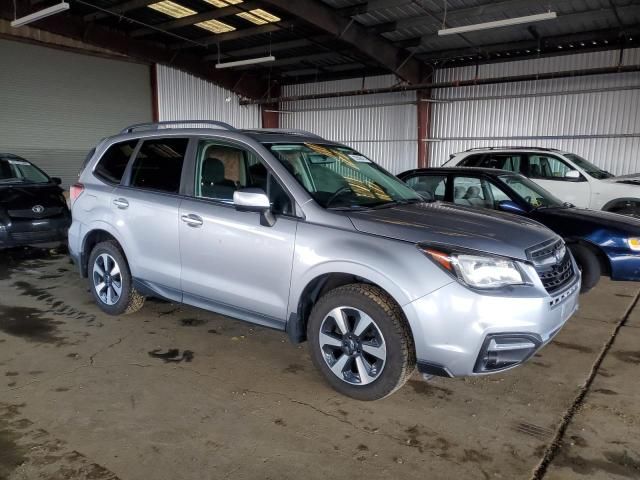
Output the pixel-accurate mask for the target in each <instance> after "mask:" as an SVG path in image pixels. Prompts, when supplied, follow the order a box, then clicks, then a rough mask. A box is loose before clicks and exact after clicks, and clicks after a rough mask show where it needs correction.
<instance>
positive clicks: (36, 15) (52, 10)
mask: <svg viewBox="0 0 640 480" xmlns="http://www.w3.org/2000/svg"><path fill="white" fill-rule="evenodd" d="M65 10H69V4H68V3H67V2H60V3H58V4H56V5H52V6H51V7H48V8H44V9H42V10H38V11H37V12H33V13H31V14H29V15H26V16H24V17H20V18H16V19H15V20H13V21H12V22H11V26H12V27H14V28H15V27H21V26H23V25H26V24H28V23H31V22H35V21H38V20H41V19H43V18H46V17H48V16H50V15H55V14H56V13H60V12H64V11H65Z"/></svg>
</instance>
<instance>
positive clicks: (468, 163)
mask: <svg viewBox="0 0 640 480" xmlns="http://www.w3.org/2000/svg"><path fill="white" fill-rule="evenodd" d="M482 157H484V154H479V155H478V154H476V155H469V156H468V157H467V158H463V159H462V161H461V162H460V163H459V164H458V165H459V166H461V167H477V166H478V164H479V163H480V161H481V160H482Z"/></svg>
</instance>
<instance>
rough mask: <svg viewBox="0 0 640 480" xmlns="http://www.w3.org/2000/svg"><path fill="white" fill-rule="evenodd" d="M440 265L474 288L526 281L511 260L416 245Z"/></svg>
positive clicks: (494, 286)
mask: <svg viewBox="0 0 640 480" xmlns="http://www.w3.org/2000/svg"><path fill="white" fill-rule="evenodd" d="M418 248H419V249H420V250H421V251H422V252H423V253H424V254H425V255H427V256H428V257H429V258H431V259H432V260H433V261H434V262H436V263H437V264H438V265H439V266H440V267H442V268H443V269H445V270H446V271H448V272H449V273H451V274H453V275H455V276H456V277H457V278H458V280H460V281H462V282H463V283H465V284H467V285H469V286H471V287H475V288H498V287H504V286H506V285H522V284H524V283H527V282H526V281H525V277H524V276H523V274H522V272H521V271H520V269H519V268H518V266H517V265H516V263H515V262H514V261H512V260H509V259H506V258H500V257H488V256H484V255H471V254H466V253H453V252H451V253H448V252H443V251H441V250H435V249H433V248H428V247H422V246H419V247H418Z"/></svg>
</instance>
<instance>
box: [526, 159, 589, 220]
mask: <svg viewBox="0 0 640 480" xmlns="http://www.w3.org/2000/svg"><path fill="white" fill-rule="evenodd" d="M569 170H573V167H571V165H569V164H568V163H567V162H565V161H564V160H561V159H560V158H558V157H556V156H554V155H548V154H545V153H532V154H529V156H528V171H527V173H526V176H528V177H529V178H530V179H531V180H533V181H534V182H536V183H537V184H539V185H541V186H542V187H544V188H546V189H547V190H549V191H550V192H551V193H553V194H554V195H555V196H557V197H558V198H559V199H560V200H562V201H565V202H569V203H572V204H574V205H575V206H576V207H583V208H588V207H589V203H590V200H591V187H590V186H589V182H588V181H587V179H586V178H585V177H584V176H582V174H580V178H566V177H565V175H566V173H567V172H568V171H569Z"/></svg>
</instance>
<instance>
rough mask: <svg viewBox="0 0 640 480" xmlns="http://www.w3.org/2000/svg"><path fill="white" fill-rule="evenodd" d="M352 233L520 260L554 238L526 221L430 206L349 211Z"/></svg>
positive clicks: (437, 204) (446, 205) (488, 212)
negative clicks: (531, 250)
mask: <svg viewBox="0 0 640 480" xmlns="http://www.w3.org/2000/svg"><path fill="white" fill-rule="evenodd" d="M348 215H349V218H350V219H351V221H352V222H353V225H354V227H355V228H356V230H358V231H360V232H365V233H369V234H372V235H380V236H383V237H388V238H394V239H397V240H404V241H407V242H412V243H439V244H444V245H447V246H452V247H460V248H466V249H471V250H477V251H480V252H486V253H491V254H495V255H502V256H507V257H511V258H518V259H521V260H526V259H527V256H526V253H525V250H526V249H528V248H530V247H533V246H534V245H538V244H540V243H542V242H545V241H548V240H551V239H554V238H557V236H556V235H555V234H554V233H553V232H551V231H550V230H549V229H548V228H546V227H545V226H543V225H541V224H539V223H537V222H534V221H532V220H529V219H526V218H523V217H519V216H516V215H510V214H506V213H501V212H495V211H492V210H477V209H473V208H468V207H461V206H457V205H451V204H449V203H442V202H432V203H418V204H411V205H400V206H396V207H390V208H381V209H372V210H366V211H356V212H349V214H348Z"/></svg>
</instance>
